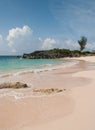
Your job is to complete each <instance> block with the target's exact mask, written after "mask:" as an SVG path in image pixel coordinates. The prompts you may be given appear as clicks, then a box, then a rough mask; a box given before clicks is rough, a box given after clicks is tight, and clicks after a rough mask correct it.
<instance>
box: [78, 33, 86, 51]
mask: <svg viewBox="0 0 95 130" xmlns="http://www.w3.org/2000/svg"><path fill="white" fill-rule="evenodd" d="M78 43H79V45H80V51H83V50H84V49H85V46H86V44H87V38H86V37H85V36H82V37H81V39H80V40H78Z"/></svg>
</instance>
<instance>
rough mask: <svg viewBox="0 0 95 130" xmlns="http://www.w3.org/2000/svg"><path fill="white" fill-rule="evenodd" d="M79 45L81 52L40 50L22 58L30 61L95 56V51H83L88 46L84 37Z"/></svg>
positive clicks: (57, 49) (56, 49) (79, 41)
mask: <svg viewBox="0 0 95 130" xmlns="http://www.w3.org/2000/svg"><path fill="white" fill-rule="evenodd" d="M78 44H79V45H80V50H73V51H72V50H69V49H59V48H54V49H51V50H39V51H34V52H33V53H30V54H23V56H22V58H29V59H55V58H64V57H80V56H91V55H95V50H93V51H92V52H90V51H83V50H84V49H85V46H86V44H87V38H86V37H85V36H82V37H81V39H80V40H78Z"/></svg>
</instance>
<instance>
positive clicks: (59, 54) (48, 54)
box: [22, 48, 95, 59]
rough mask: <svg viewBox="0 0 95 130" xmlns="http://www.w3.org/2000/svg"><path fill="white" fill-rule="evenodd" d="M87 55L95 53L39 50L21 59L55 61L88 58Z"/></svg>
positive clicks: (24, 55) (94, 53) (56, 49)
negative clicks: (65, 58)
mask: <svg viewBox="0 0 95 130" xmlns="http://www.w3.org/2000/svg"><path fill="white" fill-rule="evenodd" d="M88 55H95V52H89V51H84V52H82V51H79V50H73V51H72V50H69V49H58V48H55V49H52V50H41V51H35V52H33V53H30V54H23V56H22V57H23V58H29V59H56V58H63V57H80V56H88Z"/></svg>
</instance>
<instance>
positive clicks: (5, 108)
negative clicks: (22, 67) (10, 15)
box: [0, 57, 95, 130]
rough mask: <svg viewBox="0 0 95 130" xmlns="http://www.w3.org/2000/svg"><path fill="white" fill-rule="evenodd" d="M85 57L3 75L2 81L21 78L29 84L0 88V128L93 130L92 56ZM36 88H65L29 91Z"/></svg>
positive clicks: (94, 104)
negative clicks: (38, 92) (66, 63)
mask: <svg viewBox="0 0 95 130" xmlns="http://www.w3.org/2000/svg"><path fill="white" fill-rule="evenodd" d="M86 58H87V61H85V60H86ZM86 58H85V57H84V58H82V57H81V58H77V59H76V60H80V62H79V63H77V64H76V65H74V66H71V67H67V68H60V69H57V70H53V71H47V72H42V73H38V74H32V73H29V74H25V75H20V76H15V77H12V76H10V77H3V78H2V82H4V81H21V82H25V83H28V84H29V86H32V87H31V88H28V89H20V90H12V89H10V90H2V91H1V92H0V95H1V94H3V95H2V96H0V130H52V129H54V130H58V129H59V130H63V129H65V130H76V129H77V130H89V129H91V130H95V125H94V120H95V112H94V110H95V103H94V98H95V96H94V92H95V88H94V86H95V79H94V75H95V71H94V70H95V62H94V58H95V57H86ZM89 59H90V60H89ZM35 88H37V89H39V88H64V89H65V91H63V92H62V93H58V94H53V95H52V94H51V95H45V94H44V95H43V94H41V95H38V96H37V95H33V93H32V90H33V89H35Z"/></svg>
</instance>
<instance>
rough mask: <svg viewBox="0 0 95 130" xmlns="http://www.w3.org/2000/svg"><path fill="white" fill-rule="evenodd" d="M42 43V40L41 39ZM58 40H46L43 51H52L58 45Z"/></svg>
mask: <svg viewBox="0 0 95 130" xmlns="http://www.w3.org/2000/svg"><path fill="white" fill-rule="evenodd" d="M41 41H42V39H41ZM56 43H57V42H56V40H55V39H53V38H46V39H45V40H43V41H42V49H52V48H54V47H55V45H56Z"/></svg>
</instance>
